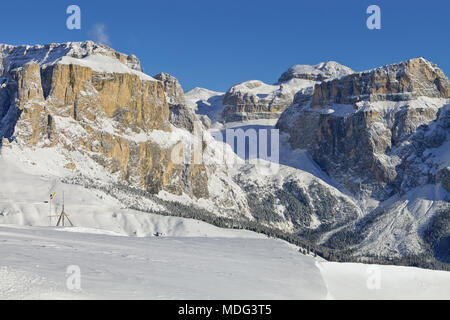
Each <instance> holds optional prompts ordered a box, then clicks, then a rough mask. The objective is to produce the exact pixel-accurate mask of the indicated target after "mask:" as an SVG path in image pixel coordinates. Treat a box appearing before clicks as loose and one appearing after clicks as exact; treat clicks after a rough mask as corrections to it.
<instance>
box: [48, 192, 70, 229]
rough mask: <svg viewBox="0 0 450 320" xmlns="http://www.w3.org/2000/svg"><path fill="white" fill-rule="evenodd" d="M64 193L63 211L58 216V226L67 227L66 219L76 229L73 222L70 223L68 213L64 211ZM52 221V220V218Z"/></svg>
mask: <svg viewBox="0 0 450 320" xmlns="http://www.w3.org/2000/svg"><path fill="white" fill-rule="evenodd" d="M64 202H65V201H64V193H63V205H62V211H61V213H60V214H59V216H56V217H57V218H58V223H57V224H56V226H57V227H65V226H66V219H67V221H69V223H70V226H72V227H74V225H73V223H72V221H70V218H69V215H68V214H67V213H66V211H65V209H64ZM50 219H51V218H50Z"/></svg>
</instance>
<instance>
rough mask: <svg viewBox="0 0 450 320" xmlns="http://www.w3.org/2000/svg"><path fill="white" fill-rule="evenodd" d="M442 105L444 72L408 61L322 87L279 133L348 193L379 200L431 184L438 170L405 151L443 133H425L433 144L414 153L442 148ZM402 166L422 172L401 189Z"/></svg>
mask: <svg viewBox="0 0 450 320" xmlns="http://www.w3.org/2000/svg"><path fill="white" fill-rule="evenodd" d="M448 97H449V81H448V79H447V78H446V77H445V75H444V74H443V73H442V71H441V70H439V69H438V68H437V67H436V66H434V65H432V64H431V63H429V62H428V61H426V60H424V59H413V60H410V61H406V62H403V63H399V64H395V65H390V66H386V67H382V68H379V69H375V70H372V71H368V72H363V73H358V74H352V75H349V76H346V77H343V78H340V79H335V80H331V81H326V82H322V83H321V84H319V85H317V86H316V87H315V90H314V96H313V98H312V102H311V104H310V105H303V106H298V105H297V106H292V107H291V108H289V109H288V110H286V112H285V115H283V116H282V117H281V119H280V121H279V123H278V124H277V126H278V128H280V129H281V130H282V131H284V132H286V133H288V134H290V143H291V145H292V146H293V147H294V148H301V149H306V150H308V151H309V152H310V153H311V154H312V156H313V158H314V159H315V160H316V162H317V163H318V164H319V165H320V166H321V167H322V168H323V169H325V170H326V171H327V172H328V173H329V174H330V175H331V176H333V177H335V178H336V179H338V181H339V182H341V183H342V184H343V186H345V187H346V188H347V189H349V190H350V191H352V192H354V193H359V192H363V193H364V194H365V195H370V196H372V197H375V198H377V199H380V200H383V199H386V198H387V197H389V196H392V195H393V194H395V193H396V192H400V191H402V192H404V191H407V190H409V189H411V188H413V187H415V186H418V185H423V184H426V183H434V182H435V181H436V174H437V171H436V170H438V168H439V166H441V164H440V163H436V162H434V161H432V160H431V159H427V158H423V157H421V154H420V153H419V154H418V155H416V156H414V155H413V154H415V153H416V151H414V150H415V149H414V147H412V146H411V143H413V141H415V140H414V139H418V134H419V133H417V131H418V129H419V128H423V127H427V126H428V127H430V126H432V127H433V128H434V127H435V126H438V127H440V128H441V129H438V128H437V129H435V130H434V129H433V130H431V129H430V130H429V132H432V131H433V132H435V133H434V134H433V135H432V136H433V137H434V138H433V139H432V138H428V139H429V140H430V141H433V142H432V143H428V144H425V143H424V144H420V143H416V144H414V145H415V146H417V145H419V146H420V148H422V152H423V151H424V150H425V149H426V148H436V147H439V146H441V145H442V144H443V143H445V141H446V139H447V138H446V134H445V132H446V130H447V129H445V128H444V127H445V123H446V122H445V120H442V119H445V118H446V117H447V116H446V113H447V111H446V110H447V108H446V107H445V106H446V105H447V104H448V99H446V98H448ZM439 119H441V120H439ZM439 123H440V124H441V125H438V124H439ZM443 126H444V127H443ZM430 128H431V127H430ZM416 133H417V134H416ZM428 134H429V135H430V136H431V133H428ZM422 140H423V139H422ZM412 158H414V160H412ZM408 159H409V160H408ZM408 162H411V163H415V166H416V167H420V168H421V170H420V172H417V173H416V175H415V176H414V174H410V175H409V177H410V178H408V179H406V181H405V174H406V173H405V172H407V171H408V172H409V171H411V169H406V168H410V167H411V165H412V164H408Z"/></svg>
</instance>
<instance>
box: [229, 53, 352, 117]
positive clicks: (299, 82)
mask: <svg viewBox="0 0 450 320" xmlns="http://www.w3.org/2000/svg"><path fill="white" fill-rule="evenodd" d="M351 73H353V71H352V70H351V69H349V68H347V67H345V66H342V65H340V64H338V63H337V62H333V61H329V62H326V63H320V64H318V65H315V66H304V65H297V66H293V67H291V68H290V69H289V70H288V71H287V72H285V73H283V75H282V76H281V77H280V79H279V81H278V83H276V84H275V85H268V84H265V83H263V82H262V81H258V80H252V81H247V82H244V83H241V84H238V85H236V86H234V87H232V88H231V89H230V90H228V92H227V93H226V94H225V96H224V98H223V104H224V106H225V108H224V110H223V118H224V120H225V121H226V122H230V121H241V120H253V119H277V118H279V117H280V115H281V113H282V112H283V111H284V110H285V109H286V108H287V107H288V106H289V105H291V104H292V103H297V104H299V103H302V102H305V101H308V100H309V99H310V98H311V96H312V93H313V87H314V86H315V85H316V84H318V83H320V82H321V81H324V80H329V79H334V78H336V77H341V76H343V75H348V74H351Z"/></svg>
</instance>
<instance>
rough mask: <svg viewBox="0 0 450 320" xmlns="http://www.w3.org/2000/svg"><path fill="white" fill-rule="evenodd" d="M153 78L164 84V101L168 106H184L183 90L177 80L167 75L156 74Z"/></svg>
mask: <svg viewBox="0 0 450 320" xmlns="http://www.w3.org/2000/svg"><path fill="white" fill-rule="evenodd" d="M154 78H155V79H157V80H159V81H161V82H162V83H163V84H164V88H165V92H166V100H167V103H168V104H169V106H176V105H184V104H186V101H185V98H184V92H183V88H182V87H181V85H180V82H179V81H178V79H177V78H175V77H174V76H171V75H170V74H167V73H158V74H157V75H156V76H154Z"/></svg>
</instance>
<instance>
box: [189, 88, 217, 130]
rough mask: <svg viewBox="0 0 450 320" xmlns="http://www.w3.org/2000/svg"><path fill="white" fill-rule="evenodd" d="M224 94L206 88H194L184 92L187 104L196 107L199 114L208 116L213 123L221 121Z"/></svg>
mask: <svg viewBox="0 0 450 320" xmlns="http://www.w3.org/2000/svg"><path fill="white" fill-rule="evenodd" d="M223 96H224V93H223V92H216V91H212V90H208V89H204V88H194V89H192V90H189V91H188V92H186V93H185V94H184V97H185V99H186V106H188V107H189V108H192V109H194V110H195V112H196V113H197V114H199V115H206V116H208V118H209V119H211V121H212V122H213V123H214V122H217V121H221V118H222V111H223V104H222V102H223Z"/></svg>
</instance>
